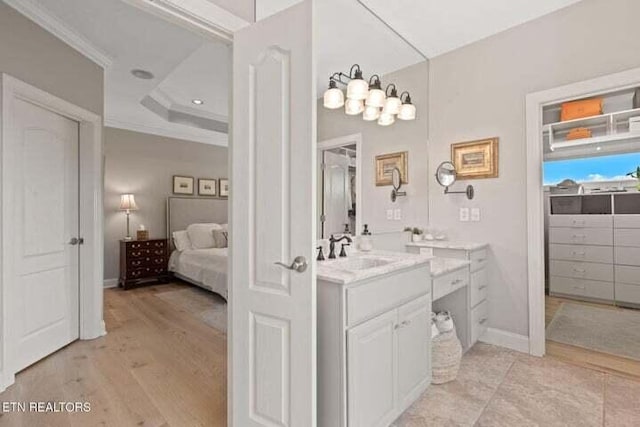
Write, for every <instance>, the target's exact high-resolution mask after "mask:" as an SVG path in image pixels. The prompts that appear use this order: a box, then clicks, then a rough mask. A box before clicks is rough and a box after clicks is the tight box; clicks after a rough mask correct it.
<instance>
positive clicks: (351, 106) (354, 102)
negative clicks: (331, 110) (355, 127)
mask: <svg viewBox="0 0 640 427" xmlns="http://www.w3.org/2000/svg"><path fill="white" fill-rule="evenodd" d="M363 111H364V102H362V100H358V99H347V102H345V104H344V112H345V113H346V114H348V115H350V116H357V115H358V114H360V113H362V112H363Z"/></svg>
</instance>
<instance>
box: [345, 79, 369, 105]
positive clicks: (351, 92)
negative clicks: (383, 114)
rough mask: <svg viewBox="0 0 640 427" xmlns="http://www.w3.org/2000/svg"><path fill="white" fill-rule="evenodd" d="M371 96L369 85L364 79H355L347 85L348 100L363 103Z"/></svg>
mask: <svg viewBox="0 0 640 427" xmlns="http://www.w3.org/2000/svg"><path fill="white" fill-rule="evenodd" d="M368 94H369V83H367V82H365V81H364V80H362V79H353V80H351V81H350V82H349V84H348V85H347V98H349V99H355V100H359V101H362V100H364V99H367V95H368Z"/></svg>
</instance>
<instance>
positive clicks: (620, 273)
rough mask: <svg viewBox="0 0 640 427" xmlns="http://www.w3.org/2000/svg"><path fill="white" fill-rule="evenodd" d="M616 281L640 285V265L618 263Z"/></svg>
mask: <svg viewBox="0 0 640 427" xmlns="http://www.w3.org/2000/svg"><path fill="white" fill-rule="evenodd" d="M615 268H616V282H620V283H628V284H630V285H638V286H640V267H630V266H628V265H616V267H615Z"/></svg>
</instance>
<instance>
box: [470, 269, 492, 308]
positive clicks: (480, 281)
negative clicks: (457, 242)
mask: <svg viewBox="0 0 640 427" xmlns="http://www.w3.org/2000/svg"><path fill="white" fill-rule="evenodd" d="M470 289H471V307H475V306H476V305H478V304H479V303H481V302H482V301H484V300H486V299H487V296H488V294H489V279H488V277H487V269H486V268H482V269H480V270H477V271H473V272H471V286H470Z"/></svg>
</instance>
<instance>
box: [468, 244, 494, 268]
mask: <svg viewBox="0 0 640 427" xmlns="http://www.w3.org/2000/svg"><path fill="white" fill-rule="evenodd" d="M488 256H489V255H488V253H487V250H486V249H479V250H477V251H473V252H470V253H469V260H470V261H471V267H470V268H471V271H476V270H480V269H482V268H485V267H486V265H487V257H488Z"/></svg>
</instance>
